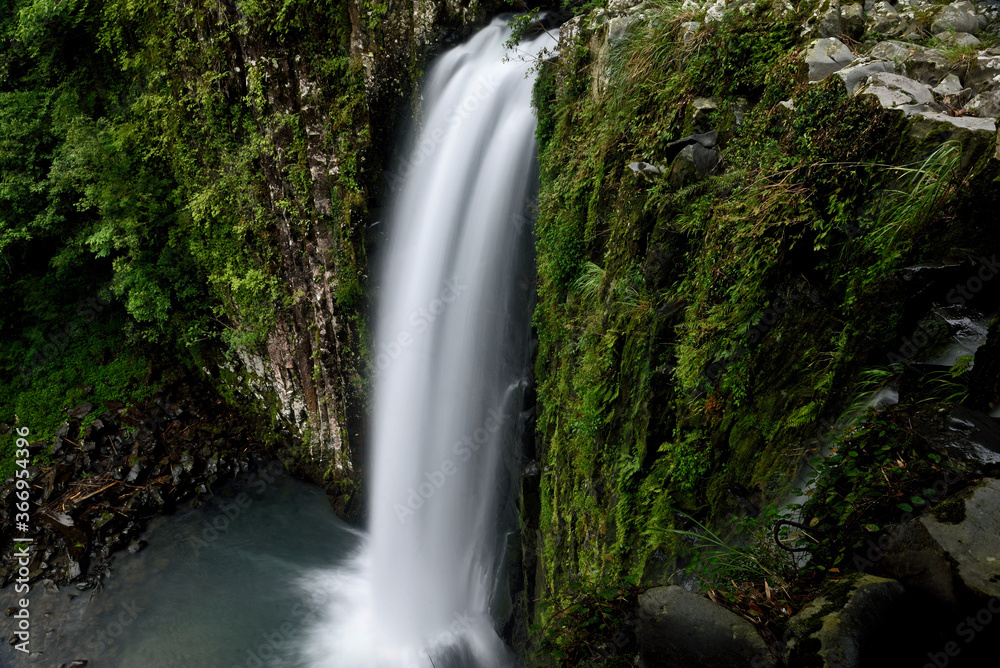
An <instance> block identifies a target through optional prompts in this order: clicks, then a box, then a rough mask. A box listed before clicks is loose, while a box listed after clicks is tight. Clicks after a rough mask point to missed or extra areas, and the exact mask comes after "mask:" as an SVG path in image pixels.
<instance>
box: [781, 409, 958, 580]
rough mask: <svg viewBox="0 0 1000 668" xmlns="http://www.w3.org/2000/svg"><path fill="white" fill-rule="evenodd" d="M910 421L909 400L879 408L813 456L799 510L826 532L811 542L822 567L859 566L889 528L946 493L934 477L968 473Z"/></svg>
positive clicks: (820, 531) (816, 529) (817, 529)
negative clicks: (811, 478) (826, 452)
mask: <svg viewBox="0 0 1000 668" xmlns="http://www.w3.org/2000/svg"><path fill="white" fill-rule="evenodd" d="M909 425H910V419H909V417H908V415H907V409H905V408H904V407H898V406H892V407H889V408H887V409H884V410H883V411H881V412H880V413H877V414H874V413H873V414H871V415H870V416H869V417H868V419H867V420H866V421H865V422H864V423H863V424H862V425H860V426H858V427H856V428H853V429H852V430H851V431H850V432H849V433H848V434H847V435H846V436H845V438H844V439H842V440H841V441H840V442H838V443H837V445H836V447H834V448H833V451H832V452H831V454H830V456H829V457H826V458H825V459H823V458H819V459H816V460H815V461H814V462H813V466H814V467H815V470H816V478H815V485H814V487H813V489H811V490H809V491H808V492H807V493H808V495H809V500H808V501H807V502H806V503H805V504H803V506H802V508H801V511H800V515H801V517H803V518H805V519H804V520H803V521H806V522H807V523H808V525H809V526H810V527H812V528H813V531H814V534H815V535H816V536H818V537H819V538H820V540H818V541H816V543H815V544H811V545H809V547H810V548H811V550H812V555H813V558H814V560H815V565H816V566H818V567H820V568H823V569H830V568H837V569H845V568H849V569H854V568H857V566H858V565H857V563H856V559H855V557H856V556H857V555H859V554H861V555H863V554H865V550H864V549H863V548H865V546H866V545H867V542H868V541H869V540H871V539H873V538H876V539H877V537H878V535H879V534H880V532H881V531H882V530H883V529H884V528H885V527H887V526H889V525H891V524H895V523H899V522H901V521H903V520H905V519H906V518H905V517H904V516H903V514H904V513H911V514H912V513H913V512H914V511H915V509H916V508H920V507H925V506H927V505H928V504H929V503H930V500H931V499H934V498H935V497H936V496H937V497H938V498H937V500H938V501H940V500H941V499H940V496H939V495H940V494H941V490H940V489H939V490H937V491H935V490H934V489H933V488H932V487H933V485H934V483H935V482H940V481H941V480H944V479H946V478H947V479H953V480H957V479H960V478H961V477H963V476H964V474H965V471H964V470H962V468H961V466H960V465H958V464H954V463H950V462H947V461H945V460H943V459H942V458H941V456H940V455H938V454H937V453H935V452H934V450H933V449H932V448H931V447H930V444H929V443H927V442H926V441H925V440H924V439H923V438H922V437H920V436H919V435H917V434H916V433H914V431H913V430H912V428H911V427H910V426H909ZM954 491H957V490H955V489H952V490H951V492H952V493H953V492H954Z"/></svg>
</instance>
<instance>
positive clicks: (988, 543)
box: [881, 478, 1000, 608]
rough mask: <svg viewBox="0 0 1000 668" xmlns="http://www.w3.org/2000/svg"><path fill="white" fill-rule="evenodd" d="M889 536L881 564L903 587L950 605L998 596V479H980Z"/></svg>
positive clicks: (999, 496) (999, 535) (999, 489)
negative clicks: (970, 599) (961, 601)
mask: <svg viewBox="0 0 1000 668" xmlns="http://www.w3.org/2000/svg"><path fill="white" fill-rule="evenodd" d="M892 536H893V541H892V544H891V545H890V546H888V548H887V549H886V552H885V556H884V558H883V559H882V560H881V561H882V565H883V567H884V569H885V570H887V572H889V573H890V574H892V575H893V576H894V577H897V578H898V579H900V580H901V581H902V582H903V583H904V584H906V585H907V587H909V588H913V589H915V590H918V591H922V592H924V593H927V594H929V595H930V596H932V597H933V598H935V599H936V600H938V601H939V602H940V603H942V604H945V605H947V606H949V607H952V608H954V607H955V606H956V605H957V602H958V601H959V599H960V598H963V597H965V596H972V597H974V598H977V599H988V598H991V597H996V596H1000V559H998V558H997V555H1000V480H997V479H996V478H985V479H984V480H982V481H981V482H980V483H978V484H977V485H975V486H973V487H970V488H969V489H966V490H964V491H963V492H960V493H959V494H957V495H955V496H953V497H951V498H949V499H947V500H946V501H945V502H944V503H941V504H940V505H938V506H936V507H935V508H934V510H932V511H931V512H929V513H925V514H923V515H921V516H920V517H917V518H915V519H912V520H910V521H909V522H906V523H905V524H902V525H900V526H899V527H897V528H896V530H895V531H894V532H893V534H892Z"/></svg>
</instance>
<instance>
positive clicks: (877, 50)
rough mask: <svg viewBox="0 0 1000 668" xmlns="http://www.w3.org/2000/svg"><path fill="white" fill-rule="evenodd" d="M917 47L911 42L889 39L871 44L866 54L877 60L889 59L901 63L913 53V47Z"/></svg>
mask: <svg viewBox="0 0 1000 668" xmlns="http://www.w3.org/2000/svg"><path fill="white" fill-rule="evenodd" d="M917 48H919V47H916V46H915V45H913V44H907V43H906V42H897V41H896V40H891V39H890V40H886V41H884V42H879V43H878V44H876V45H875V46H873V47H872V50H871V51H870V52H869V54H868V55H869V56H871V57H872V58H877V59H879V60H891V61H893V62H895V63H897V64H900V65H901V64H903V63H904V62H906V59H907V58H909V57H910V56H911V55H913V52H914V49H917Z"/></svg>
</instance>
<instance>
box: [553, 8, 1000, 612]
mask: <svg viewBox="0 0 1000 668" xmlns="http://www.w3.org/2000/svg"><path fill="white" fill-rule="evenodd" d="M651 11H652V12H653V17H652V18H650V19H649V20H648V21H646V22H643V23H639V24H637V25H635V26H633V27H632V28H631V29H630V31H631V32H630V35H629V37H627V38H626V40H624V42H622V43H621V44H620V45H619V46H618V47H616V48H615V49H613V50H612V51H611V53H610V55H609V57H608V60H607V62H606V63H603V65H604V66H606V68H607V69H606V71H605V74H606V76H608V77H609V78H610V83H609V85H608V87H607V89H606V92H604V93H603V94H602V95H596V94H595V92H594V91H595V89H594V87H593V86H592V85H591V84H592V76H593V73H594V68H595V67H596V66H597V65H598V63H596V62H595V58H594V54H591V53H590V52H589V44H590V43H591V42H590V40H589V35H587V34H586V33H584V34H583V35H581V36H580V38H579V39H578V41H577V43H576V44H575V45H571V46H570V47H569V48H567V49H565V52H564V53H563V55H562V57H561V58H560V59H559V60H558V61H554V62H550V63H547V64H546V65H545V66H544V67H543V69H542V71H541V73H540V77H539V79H538V83H537V87H536V90H535V98H534V100H535V105H536V107H537V111H538V117H539V129H538V139H539V144H540V157H539V160H540V166H541V191H540V196H539V199H540V204H539V215H538V220H537V224H536V231H537V255H538V274H539V301H538V305H537V308H536V311H535V316H534V322H535V325H536V328H537V331H538V336H539V351H538V356H537V362H536V370H535V371H536V379H537V383H538V393H539V419H538V432H539V433H538V437H539V442H540V443H541V457H542V460H543V462H542V464H543V467H544V469H545V470H546V473H545V474H544V475H543V477H542V483H541V508H542V511H541V514H540V517H539V525H540V527H539V528H540V530H541V532H540V533H541V536H542V540H541V544H540V546H539V547H540V552H541V554H542V555H543V558H542V560H541V561H542V564H541V570H542V572H543V575H544V577H543V579H544V591H540V592H539V595H540V596H541V603H540V608H539V609H540V610H541V611H542V613H541V617H542V619H547V616H548V615H550V614H551V611H552V610H557V609H559V607H560V606H561V605H563V604H565V603H566V602H567V601H568V599H567V596H568V592H569V591H570V585H571V583H574V582H582V583H584V586H586V587H593V588H595V589H599V588H600V587H602V586H604V585H606V584H608V583H612V582H615V581H616V578H621V577H623V576H625V575H642V574H643V573H651V574H657V573H659V569H657V568H655V567H654V566H653V565H652V564H651V562H650V561H649V560H650V557H651V555H653V554H654V553H659V554H663V553H664V552H666V553H669V552H670V551H671V550H672V549H673V548H674V547H675V546H673V545H671V544H670V543H669V540H668V539H665V538H664V536H663V534H662V533H657V532H655V531H651V530H650V529H651V527H659V528H671V527H673V525H674V521H675V520H674V514H675V512H676V511H677V510H684V511H686V512H687V513H689V514H692V515H696V516H698V517H700V518H703V519H705V520H706V521H707V522H709V523H710V524H711V523H714V522H723V521H726V519H727V518H729V517H730V516H731V515H732V514H733V513H736V514H739V513H743V512H744V508H743V505H742V504H744V503H746V502H747V501H748V499H746V498H743V499H742V501H741V500H740V499H737V498H736V496H737V495H736V494H735V493H734V490H743V491H742V492H741V493H740V494H741V495H744V496H745V495H746V494H749V497H750V498H749V501H751V502H756V503H759V504H761V505H764V504H765V503H767V502H768V501H769V500H774V499H779V498H781V497H782V495H783V494H785V493H786V492H787V487H788V484H789V482H788V481H789V479H790V477H791V475H792V474H793V473H794V472H795V471H797V469H798V467H799V465H800V455H801V454H802V452H803V451H804V450H805V449H806V448H807V447H808V445H809V444H810V443H813V444H814V443H815V441H816V439H817V435H818V434H821V433H822V432H823V431H824V430H823V427H822V424H821V419H822V418H824V417H828V418H829V417H831V416H832V417H836V416H839V415H841V414H842V413H843V412H844V411H845V410H846V409H847V408H848V406H849V405H850V404H851V402H853V401H854V400H855V399H856V398H857V397H856V392H857V390H856V388H857V387H858V381H859V379H860V378H861V376H862V373H863V372H865V370H866V369H869V368H871V367H879V366H882V365H883V364H884V359H885V357H884V350H885V349H886V348H887V347H888V346H889V345H891V342H893V341H895V340H896V339H897V337H898V336H901V335H902V334H903V332H901V331H900V330H901V328H902V327H903V325H904V324H905V323H906V317H905V314H904V313H903V306H902V305H903V303H904V301H905V294H904V292H903V286H902V285H901V284H900V282H899V279H898V277H897V275H896V274H895V272H896V270H897V269H898V268H900V267H903V266H906V264H907V263H912V262H915V261H927V260H929V259H932V258H944V257H948V256H949V255H950V254H954V253H967V252H968V251H967V248H964V247H963V246H962V245H961V244H962V242H960V241H958V239H959V238H964V239H966V240H967V239H968V237H969V234H968V232H969V226H968V224H967V223H964V222H963V226H964V227H962V226H960V227H962V229H964V230H965V231H964V232H962V233H959V232H957V231H955V230H948V231H947V232H945V234H946V235H949V236H947V239H950V241H948V240H946V237H945V236H944V235H943V234H941V232H943V231H944V228H946V227H947V224H946V223H945V221H948V220H951V221H954V220H955V219H954V217H953V216H954V213H953V212H954V211H955V210H956V199H955V198H954V193H955V192H956V190H955V181H954V178H955V172H954V171H953V168H952V167H950V166H948V165H947V164H946V163H947V161H938V162H934V161H931V162H929V163H928V162H926V161H925V160H924V158H925V157H926V155H927V153H926V152H922V149H919V150H918V148H919V147H917V146H915V144H914V143H913V141H912V139H911V138H910V137H909V135H908V134H907V133H908V130H907V123H906V121H905V120H903V119H902V118H901V117H900V116H897V115H895V114H891V113H887V112H884V111H883V110H882V109H881V108H880V107H878V105H877V103H874V102H873V101H872V100H870V99H868V98H865V97H848V96H847V95H846V94H845V92H844V89H843V85H842V84H841V83H840V81H839V80H838V79H836V78H835V77H833V78H831V79H830V80H828V81H824V82H821V83H818V84H810V85H806V84H804V83H801V79H799V78H798V75H799V74H800V71H801V68H802V63H801V62H800V61H799V60H798V59H797V57H796V56H795V55H794V53H793V49H792V48H791V46H792V45H793V44H794V43H795V40H796V39H797V38H796V37H795V34H796V31H797V28H796V26H797V23H796V21H798V18H797V17H795V16H786V17H777V16H776V15H775V14H773V13H772V12H771V10H770V9H769V8H768V7H766V6H760V7H758V8H757V9H756V10H755V11H753V12H749V13H748V14H747V15H746V16H742V15H734V16H732V17H731V18H729V19H727V20H725V21H723V22H721V23H720V24H718V25H716V26H713V29H712V30H711V31H707V30H705V31H701V32H699V33H698V35H697V36H696V38H695V40H694V42H693V43H687V44H681V43H679V42H677V36H678V35H679V34H680V32H679V28H678V27H679V23H680V22H682V21H684V20H688V19H690V18H692V17H691V16H689V15H684V14H682V13H680V12H679V10H678V8H677V7H675V6H673V5H668V6H662V7H661V6H657V7H655V8H654V9H653V10H651ZM719 54H721V56H720V55H719ZM720 70H721V71H724V72H725V73H726V74H725V76H720ZM706 95H715V96H716V97H717V98H718V99H719V102H720V108H721V109H722V113H720V118H723V119H724V118H727V117H728V116H727V115H728V114H731V113H732V110H734V109H737V108H739V109H741V110H742V109H744V105H745V111H741V113H742V114H743V120H742V123H741V124H739V125H735V124H732V125H729V126H727V128H728V131H727V132H725V133H724V134H722V135H720V140H721V141H722V142H723V144H722V155H723V158H724V160H725V163H724V164H725V168H724V170H723V171H722V173H719V174H715V175H713V176H710V177H708V178H707V179H705V180H703V181H700V182H697V183H694V184H693V185H690V186H687V187H684V188H682V189H677V188H676V187H674V185H672V184H671V183H670V182H669V180H668V179H665V178H664V179H660V180H656V179H652V180H645V179H642V178H640V177H639V176H638V175H635V174H633V173H632V172H631V171H630V170H628V169H627V167H626V165H627V164H628V163H629V162H632V161H635V160H643V161H646V162H650V163H653V164H657V163H658V161H660V160H661V159H662V158H661V156H663V155H664V153H665V150H666V147H667V145H668V144H669V143H670V142H671V141H674V140H676V139H679V138H680V137H681V133H682V132H684V131H685V129H686V126H687V125H689V123H688V119H689V118H690V113H689V110H688V102H689V101H690V100H691V99H693V98H694V97H696V96H706ZM788 98H792V99H793V100H794V101H795V109H794V111H791V110H788V109H786V108H785V107H783V106H780V105H778V102H779V101H782V100H785V99H788ZM963 155H964V154H963ZM977 155H978V154H977ZM909 161H912V162H909ZM989 164H990V163H980V162H979V159H978V158H977V159H976V161H974V163H973V167H971V169H973V170H976V169H983V170H984V171H983V172H975V171H974V172H973V174H974V175H975V174H977V173H981V174H985V173H987V172H989V170H990V169H992V167H989V168H988V167H987V165H989ZM958 169H959V170H964V169H965V168H964V167H962V166H961V165H960V166H959V167H958ZM962 173H968V172H965V171H963V172H962ZM990 173H992V172H990ZM977 178H979V179H982V180H980V181H977V183H982V184H983V192H984V197H986V196H987V195H986V194H985V193H987V192H988V190H989V189H988V188H987V187H986V185H985V184H986V181H985V180H984V179H985V178H986V177H985V176H979V177H977ZM921 184H924V185H933V186H934V188H933V189H930V188H927V189H922V188H924V185H921ZM932 190H933V192H932ZM897 192H898V193H900V194H899V195H895V194H893V193H897ZM924 194H927V197H926V198H925V197H924ZM988 196H989V197H994V195H988ZM930 202H933V205H932V206H930V207H928V206H926V204H927V203H930ZM970 216H971V214H970ZM886 229H890V230H896V231H895V232H893V233H892V234H886V233H884V230H886ZM874 313H877V314H878V317H873V316H872V314H874ZM826 431H829V430H826ZM904 441H905V439H904ZM903 445H904V446H905V445H906V444H905V443H903ZM906 447H909V446H906ZM914 484H916V482H914ZM637 537H640V539H639V540H637V539H636V538H637ZM654 577H658V576H656V575H654Z"/></svg>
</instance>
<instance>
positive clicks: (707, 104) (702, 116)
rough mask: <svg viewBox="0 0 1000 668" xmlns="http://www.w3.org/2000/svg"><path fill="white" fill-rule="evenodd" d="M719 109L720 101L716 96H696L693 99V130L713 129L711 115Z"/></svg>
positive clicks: (691, 111) (700, 131)
mask: <svg viewBox="0 0 1000 668" xmlns="http://www.w3.org/2000/svg"><path fill="white" fill-rule="evenodd" d="M718 111H719V101H718V100H716V99H715V98H714V97H696V98H695V99H694V100H692V101H691V105H690V112H689V113H690V114H691V131H692V132H694V133H705V132H708V131H709V130H711V129H712V124H711V120H712V119H711V116H712V114H714V113H716V112H718Z"/></svg>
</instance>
